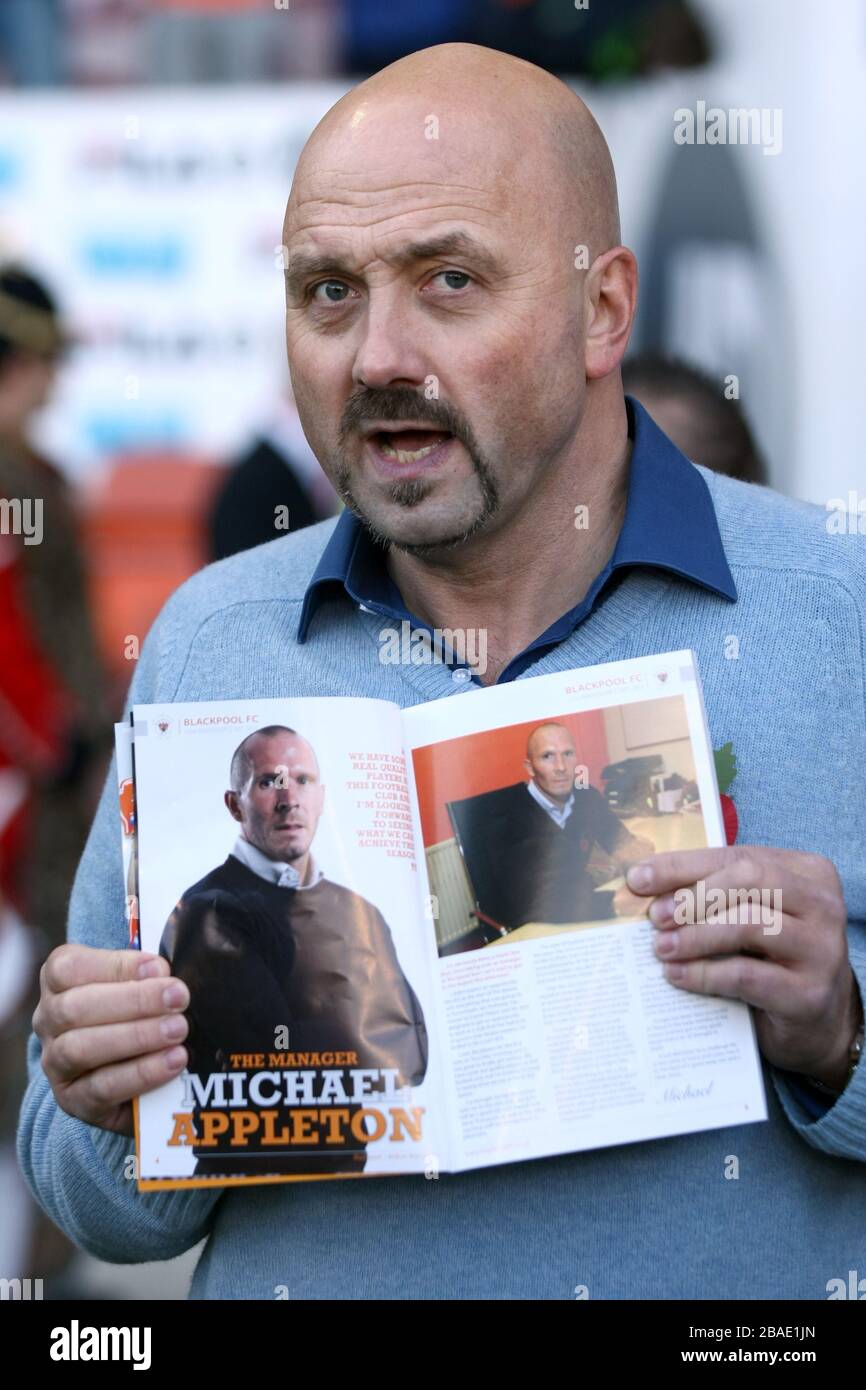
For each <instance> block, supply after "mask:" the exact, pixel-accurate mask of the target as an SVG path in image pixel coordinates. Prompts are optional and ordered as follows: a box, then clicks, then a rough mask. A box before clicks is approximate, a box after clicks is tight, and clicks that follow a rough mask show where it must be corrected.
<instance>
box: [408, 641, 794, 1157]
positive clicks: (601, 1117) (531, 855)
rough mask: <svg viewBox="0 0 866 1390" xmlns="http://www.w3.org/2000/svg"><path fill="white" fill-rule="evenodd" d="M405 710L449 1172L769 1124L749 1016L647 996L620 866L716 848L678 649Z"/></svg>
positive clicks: (692, 679) (640, 935)
mask: <svg viewBox="0 0 866 1390" xmlns="http://www.w3.org/2000/svg"><path fill="white" fill-rule="evenodd" d="M470 694H471V698H469V694H467V693H463V694H461V696H460V698H457V697H454V696H452V697H449V698H447V699H444V700H437V701H435V702H433V703H429V704H426V705H417V706H414V707H413V708H411V709H407V710H404V711H403V728H404V731H405V746H406V750H407V753H408V754H410V759H411V773H412V780H413V783H414V792H413V799H414V802H415V804H416V808H417V821H416V836H417V837H419V839H420V843H421V844H423V847H424V852H425V860H426V864H425V866H424V868H425V869H426V874H427V880H428V881H427V884H426V887H425V891H426V892H427V893H428V894H429V895H430V902H431V904H432V911H431V913H430V920H429V931H430V933H431V934H432V935H434V936H435V938H436V946H437V953H438V971H437V978H436V986H437V989H438V992H439V996H440V1010H439V1012H440V1017H441V1018H442V1020H443V1028H442V1031H441V1033H440V1044H441V1046H442V1049H443V1054H444V1057H443V1060H444V1062H445V1065H446V1067H447V1075H448V1085H449V1089H450V1093H451V1098H452V1103H451V1105H450V1106H449V1112H450V1116H451V1120H452V1131H451V1134H450V1137H449V1143H450V1147H451V1151H452V1152H453V1153H454V1155H455V1167H458V1168H475V1167H482V1166H485V1165H489V1164H494V1163H503V1162H511V1161H516V1160H520V1159H527V1158H533V1157H540V1156H543V1155H546V1154H554V1153H560V1152H570V1151H576V1150H579V1149H588V1148H598V1147H602V1146H604V1145H610V1144H621V1143H626V1142H629V1141H633V1140H640V1139H653V1138H660V1137H662V1136H665V1135H673V1134H681V1133H686V1132H689V1131H695V1130H702V1129H712V1128H716V1127H720V1126H726V1125H733V1124H744V1123H748V1122H751V1121H756V1120H762V1119H765V1118H766V1106H765V1097H764V1090H763V1081H762V1074H761V1068H760V1060H759V1057H758V1052H757V1046H756V1042H755V1035H754V1028H753V1024H752V1019H751V1014H750V1012H749V1010H748V1009H747V1007H746V1006H745V1005H743V1004H741V1003H739V1002H736V1001H729V1000H725V999H720V998H709V997H705V996H700V997H699V996H696V995H693V994H687V993H685V992H684V991H681V990H677V989H676V988H675V987H674V986H673V985H671V984H669V983H668V981H667V980H665V978H664V976H663V973H662V963H661V961H659V959H658V958H657V957H656V955H655V952H654V950H653V948H652V936H653V932H654V928H653V927H652V925H651V924H650V922H649V920H648V919H647V916H646V910H647V908H648V906H649V902H650V899H647V898H637V897H635V896H634V895H633V894H631V893H630V892H629V890H628V888H627V887H626V886H625V878H624V872H625V869H626V868H627V867H628V865H629V864H631V863H635V862H637V861H638V860H640V859H642V858H644V857H645V856H646V855H648V854H651V853H655V852H660V851H663V850H675V849H696V848H700V847H703V846H718V845H724V844H725V837H724V830H723V824H722V816H721V807H720V802H719V794H718V788H717V782H716V776H715V769H714V765H713V754H712V748H711V746H710V742H709V736H708V731H707V727H706V718H705V712H704V707H703V698H702V694H701V689H700V681H699V677H698V672H697V667H696V662H695V659H694V656H693V654H692V653H691V652H688V651H681V652H669V653H666V654H664V655H661V656H653V657H642V658H639V659H635V660H629V661H622V662H616V663H611V664H608V665H604V666H596V667H592V668H587V669H585V670H582V671H565V672H560V673H556V674H554V675H549V676H539V677H537V678H528V679H525V680H519V681H514V682H511V683H509V684H507V685H503V686H494V687H489V688H488V689H486V690H483V691H472V692H470Z"/></svg>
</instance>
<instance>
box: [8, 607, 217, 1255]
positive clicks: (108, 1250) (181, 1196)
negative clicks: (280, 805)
mask: <svg viewBox="0 0 866 1390" xmlns="http://www.w3.org/2000/svg"><path fill="white" fill-rule="evenodd" d="M169 611H170V610H167V609H164V610H163V613H162V615H161V616H160V618H159V619H158V620H157V623H156V624H155V625H154V628H153V629H152V631H151V634H150V636H149V637H148V639H147V641H146V642H145V644H144V647H143V649H142V654H141V660H140V662H139V665H138V669H137V671H136V674H135V678H134V680H133V683H132V687H131V690H130V695H129V705H131V704H132V703H133V702H134V701H140V702H145V701H149V700H154V699H160V698H166V699H170V698H171V696H172V693H173V692H172V691H171V690H170V689H167V690H166V691H165V692H164V693H163V692H162V691H160V690H159V682H158V672H159V668H160V652H161V649H162V648H164V644H165V640H166V628H167V626H168V621H167V617H166V614H167V613H168V612H169ZM118 816H119V812H118V802H117V775H116V764H115V760H114V759H113V758H112V762H111V768H110V770H109V774H108V779H107V782H106V784H105V787H104V789H103V793H102V798H101V800H100V803H99V808H98V810H97V813H96V818H95V820H94V823H93V826H92V828H91V831H90V835H89V838H88V841H87V844H86V846H85V850H84V854H83V856H82V859H81V863H80V865H79V868H78V873H77V875H76V878H75V884H74V887H73V890H72V897H71V901H70V910H69V921H68V930H67V939H68V940H69V941H72V942H81V943H83V944H85V945H88V946H97V947H103V948H106V949H123V948H124V947H126V945H127V925H126V921H125V917H124V906H125V888H124V878H123V866H122V856H121V849H120V831H119V824H118ZM41 1059H42V1048H41V1044H40V1042H39V1040H38V1038H36V1037H35V1036H34V1035H31V1037H30V1041H29V1044H28V1085H27V1089H26V1091H25V1094H24V1099H23V1102H22V1106H21V1112H20V1116H19V1125H18V1160H19V1163H20V1165H21V1170H22V1172H23V1174H24V1177H25V1180H26V1182H27V1185H28V1187H29V1188H30V1191H31V1192H32V1193H33V1196H34V1198H35V1199H36V1201H37V1202H38V1203H39V1205H40V1206H41V1207H42V1208H43V1210H44V1211H45V1212H46V1213H47V1214H48V1216H49V1217H50V1218H51V1219H52V1221H54V1222H55V1223H56V1224H57V1225H58V1226H59V1227H60V1229H61V1230H62V1231H64V1232H65V1234H66V1235H67V1236H68V1237H69V1238H70V1240H72V1241H73V1242H74V1243H75V1244H76V1245H78V1246H80V1247H81V1248H83V1249H85V1250H88V1251H89V1252H90V1253H91V1254H93V1255H96V1256H98V1257H99V1258H100V1259H103V1260H109V1261H112V1262H114V1263H117V1264H126V1263H129V1264H135V1263H138V1262H140V1261H145V1260H164V1259H169V1258H171V1257H172V1256H174V1255H179V1254H181V1253H182V1252H183V1251H185V1250H188V1249H190V1248H191V1247H192V1246H193V1245H195V1244H196V1243H197V1242H198V1241H199V1240H201V1239H202V1237H203V1236H205V1235H206V1234H207V1233H208V1229H209V1226H210V1222H211V1220H212V1217H213V1214H214V1208H215V1206H216V1203H217V1202H218V1200H219V1198H220V1196H221V1189H218V1188H217V1189H212V1188H208V1189H181V1190H178V1191H171V1192H139V1190H138V1186H137V1184H136V1183H135V1181H134V1180H133V1179H132V1178H131V1177H129V1176H127V1173H128V1172H129V1170H130V1168H131V1165H130V1164H129V1163H128V1162H127V1159H128V1157H129V1156H130V1155H131V1154H132V1153H133V1152H134V1142H133V1140H132V1139H131V1138H128V1137H127V1136H125V1135H121V1134H113V1133H109V1132H108V1131H107V1130H100V1129H97V1128H95V1127H94V1126H92V1125H88V1124H85V1123H84V1122H83V1121H81V1120H77V1119H75V1118H73V1116H71V1115H67V1114H66V1112H65V1111H64V1110H61V1108H60V1107H59V1106H58V1105H57V1102H56V1101H55V1099H54V1095H53V1092H52V1090H51V1087H50V1085H49V1084H48V1079H47V1077H46V1076H45V1073H44V1072H43V1070H42V1064H41Z"/></svg>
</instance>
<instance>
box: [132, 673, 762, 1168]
mask: <svg viewBox="0 0 866 1390" xmlns="http://www.w3.org/2000/svg"><path fill="white" fill-rule="evenodd" d="M470 693H471V698H468V694H470ZM116 734H117V753H118V777H119V784H120V785H119V792H120V800H121V823H122V831H123V847H124V873H125V875H126V900H127V916H128V918H129V924H130V941H131V944H134V945H138V944H140V946H141V948H143V949H144V950H148V951H154V952H156V951H158V952H160V953H161V954H162V955H163V956H165V957H166V958H167V959H168V960H169V961H170V962H171V966H172V973H173V974H174V975H176V976H178V977H180V978H181V979H183V980H184V981H185V982H186V984H187V985H188V987H189V991H190V1005H189V1008H188V1010H187V1019H188V1022H189V1034H188V1037H187V1039H186V1040H185V1046H186V1048H187V1051H188V1054H189V1055H188V1064H187V1068H186V1070H185V1071H184V1072H182V1073H181V1075H180V1076H178V1077H177V1078H176V1079H174V1080H172V1081H170V1082H168V1083H167V1084H166V1085H165V1086H163V1087H161V1088H160V1089H159V1090H157V1091H153V1092H151V1093H149V1094H147V1095H144V1096H142V1097H140V1098H139V1100H138V1102H137V1105H136V1139H137V1148H138V1181H139V1185H140V1187H141V1188H143V1189H154V1188H174V1187H189V1186H203V1185H210V1184H220V1185H233V1184H243V1183H263V1182H265V1183H267V1182H284V1181H292V1180H309V1179H323V1178H344V1177H350V1176H364V1177H367V1176H373V1175H383V1174H399V1173H418V1172H423V1173H425V1174H426V1175H427V1176H436V1175H438V1173H439V1172H458V1171H461V1170H465V1169H470V1168H481V1167H485V1166H488V1165H491V1164H497V1163H506V1162H516V1161H518V1160H525V1159H531V1158H541V1157H544V1156H546V1155H550V1154H557V1153H565V1152H571V1151H577V1150H581V1149H589V1148H598V1147H602V1146H605V1145H612V1144H622V1143H627V1142H630V1141H636V1140H641V1139H654V1138H660V1137H663V1136H666V1135H673V1134H682V1133H687V1132H691V1131H697V1130H704V1129H713V1128H717V1127H722V1126H728V1125H734V1124H745V1123H750V1122H752V1121H756V1120H763V1119H765V1118H766V1104H765V1097H764V1091H763V1083H762V1075H761V1067H760V1061H759V1057H758V1052H757V1047H756V1043H755V1036H754V1029H753V1025H752V1020H751V1015H750V1013H749V1010H748V1009H747V1008H746V1007H745V1006H744V1005H742V1004H740V1003H737V1002H734V1001H729V1000H725V999H720V998H709V997H702V996H696V995H692V994H688V993H685V992H683V991H680V990H677V989H676V988H675V987H674V986H672V985H670V984H669V983H668V982H667V981H666V980H665V978H664V976H663V973H662V965H661V962H660V961H659V960H658V959H657V957H656V955H655V953H654V951H653V949H652V936H653V930H654V929H653V928H652V926H651V924H650V923H649V921H648V920H647V917H646V908H647V906H648V904H649V901H650V900H649V899H638V898H636V897H634V896H633V895H632V894H631V893H630V892H629V890H628V888H627V887H626V884H625V872H626V870H627V868H628V865H629V864H631V863H634V862H637V861H638V860H640V859H643V858H645V857H646V856H647V855H648V854H651V853H654V852H658V851H661V850H672V849H693V848H699V847H701V846H720V845H723V844H724V843H725V837H724V830H723V824H722V814H721V806H720V801H719V794H718V788H717V783H716V777H715V769H714V764H713V753H712V749H711V746H710V741H709V735H708V730H707V725H706V717H705V711H704V706H703V699H702V695H701V688H700V681H699V677H698V672H697V666H696V662H695V657H694V655H693V653H691V652H689V651H680V652H669V653H665V654H664V655H661V656H651V657H641V658H638V659H635V660H629V661H622V662H616V663H612V664H608V665H604V666H596V667H592V668H588V669H585V670H579V671H563V672H557V673H556V674H554V675H547V676H538V677H533V678H527V679H522V680H519V681H515V682H512V683H510V684H506V685H502V686H492V687H488V688H486V689H484V690H477V689H472V690H471V691H470V692H467V691H466V690H465V689H464V690H462V691H458V692H456V693H455V695H454V696H452V697H449V698H446V699H442V700H436V701H433V702H431V703H427V704H423V705H416V706H414V707H412V708H409V709H402V710H401V709H400V708H399V707H398V706H397V705H395V704H392V703H390V702H388V701H384V700H376V699H348V698H338V697H327V698H321V699H314V698H302V699H292V698H288V697H287V698H285V699H282V698H281V699H269V700H230V701H216V702H207V703H188V704H164V705H137V706H135V708H134V709H133V711H132V716H131V721H130V723H129V724H119V725H117V726H116Z"/></svg>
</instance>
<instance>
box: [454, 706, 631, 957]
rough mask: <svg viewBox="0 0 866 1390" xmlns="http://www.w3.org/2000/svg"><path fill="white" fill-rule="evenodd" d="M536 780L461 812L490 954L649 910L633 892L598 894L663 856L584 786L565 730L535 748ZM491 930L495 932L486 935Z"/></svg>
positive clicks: (532, 771) (546, 735)
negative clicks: (493, 946)
mask: <svg viewBox="0 0 866 1390" xmlns="http://www.w3.org/2000/svg"><path fill="white" fill-rule="evenodd" d="M524 770H525V772H526V774H527V776H528V780H521V781H519V782H514V783H512V784H511V785H510V786H507V787H501V788H499V789H497V790H496V791H490V792H485V793H483V794H482V795H480V796H473V797H469V798H467V799H466V800H464V801H458V802H451V803H450V804H449V808H448V809H449V813H450V815H451V819H452V823H453V825H454V830H455V835H456V838H457V841H458V843H459V845H460V848H461V851H462V853H463V858H464V863H465V865H466V869H467V872H468V874H469V878H470V880H471V883H472V888H473V892H474V894H475V897H476V903H477V905H476V916H477V917H478V920H479V923H480V924H481V927H482V930H483V932H484V935H485V936H486V938H487V940H486V941H482V940H479V942H478V945H485V944H488V942H490V941H493V940H495V939H497V938H498V937H501V936H503V935H505V934H507V933H511V932H513V931H515V930H517V929H518V928H520V927H522V926H524V925H525V924H526V923H529V922H545V923H551V924H568V923H578V922H591V921H602V920H608V919H610V918H611V917H613V916H617V915H618V916H630V915H635V913H636V912H640V911H641V910H642V907H641V905H640V904H639V903H638V902H637V901H636V900H635V899H634V898H633V895H632V894H631V893H629V891H628V889H627V888H625V887H622V888H620V889H619V890H618V891H613V890H611V889H608V890H606V891H602V890H600V889H599V887H598V885H599V883H601V882H604V881H605V880H607V879H612V878H614V877H616V876H617V875H624V874H625V871H626V869H627V868H628V867H629V865H630V864H634V863H636V862H637V861H638V860H639V859H643V858H644V857H645V856H646V855H648V854H652V853H654V852H655V848H656V846H655V843H654V842H653V841H652V840H650V839H648V838H646V837H639V836H637V835H633V834H632V833H631V832H630V831H629V830H628V829H627V828H626V826H625V825H624V824H623V822H622V821H621V820H620V819H619V818H618V817H617V816H616V815H615V814H614V812H613V811H612V810H611V809H610V808H609V806H608V804H607V802H606V801H605V798H604V796H603V795H602V794H601V792H599V791H598V790H596V788H595V787H592V786H590V785H587V784H586V783H585V782H584V781H583V780H581V777H580V773H581V769H580V768H579V767H578V759H577V749H576V747H575V743H574V738H573V737H572V734H571V733H570V731H569V730H568V729H567V728H566V727H565V725H564V724H560V723H557V722H555V721H553V722H550V723H543V724H539V725H537V726H536V727H535V728H534V729H533V730H532V732H531V733H530V735H529V737H528V739H527V743H526V757H525V759H524ZM485 929H486V930H485Z"/></svg>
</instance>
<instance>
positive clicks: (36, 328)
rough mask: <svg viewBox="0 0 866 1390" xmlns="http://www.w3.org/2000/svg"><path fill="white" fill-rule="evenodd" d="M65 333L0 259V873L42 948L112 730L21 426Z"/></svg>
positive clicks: (86, 622) (78, 583)
mask: <svg viewBox="0 0 866 1390" xmlns="http://www.w3.org/2000/svg"><path fill="white" fill-rule="evenodd" d="M67 346H68V339H67V336H66V334H65V331H64V329H63V327H62V325H61V323H60V320H59V317H58V313H57V309H56V306H55V303H54V300H53V298H52V296H51V295H50V293H49V292H48V290H47V289H46V287H45V286H44V285H43V284H42V283H41V282H40V281H39V280H38V279H37V278H36V277H35V276H34V275H32V274H30V273H29V272H28V271H27V270H25V269H24V268H23V267H19V266H12V265H7V266H4V267H2V268H0V596H2V620H0V621H2V635H3V655H4V660H3V662H2V669H0V778H2V784H3V788H5V790H6V792H7V793H9V796H7V798H6V800H7V803H8V804H7V806H6V812H5V813H4V815H3V816H2V817H0V819H2V821H3V824H2V825H0V851H5V852H4V853H3V855H2V859H0V887H2V888H3V889H4V890H5V892H6V894H7V895H8V897H9V899H10V901H11V902H12V904H13V905H14V907H15V909H16V910H17V911H18V912H19V913H20V914H21V916H22V918H23V919H24V920H25V921H26V922H27V923H28V925H32V927H33V928H35V929H38V930H39V932H40V933H41V935H42V939H43V944H44V950H43V954H47V952H48V951H50V950H51V949H52V947H54V946H55V945H57V944H58V943H59V942H61V941H62V940H63V939H64V936H65V932H66V913H67V906H68V900H69V891H70V888H71V886H72V879H73V877H74V874H75V867H76V864H77V863H78V859H79V857H80V855H81V852H82V849H83V847H84V841H85V839H86V836H87V829H88V824H89V820H90V816H91V814H92V810H93V801H94V794H95V793H96V791H97V790H98V788H97V785H96V782H97V777H98V776H99V774H100V773H101V771H102V768H103V764H104V759H105V756H106V755H107V753H108V740H109V735H110V731H111V726H110V723H109V722H108V719H107V711H106V708H105V701H104V690H103V674H102V670H101V668H100V664H99V661H98V658H97V655H96V644H95V641H94V638H93V633H92V629H91V624H90V617H89V613H88V605H87V597H86V587H85V574H84V564H83V557H82V555H81V552H80V549H79V544H78V540H77V536H76V517H75V512H74V508H73V504H72V500H71V498H70V495H69V490H68V487H67V484H66V483H65V481H64V479H63V477H62V476H61V474H60V472H59V471H58V470H57V469H56V468H55V467H54V465H53V464H52V463H50V462H49V461H48V460H47V459H45V458H43V457H42V456H41V455H40V454H39V453H38V452H37V451H36V450H35V449H34V448H33V446H32V445H31V443H30V440H29V437H28V436H29V431H30V427H31V423H32V421H33V417H34V416H35V415H36V414H37V412H38V411H39V410H40V409H41V408H42V407H43V406H44V405H45V404H46V402H47V400H48V397H49V395H50V393H51V389H52V386H53V383H54V379H55V375H56V372H57V365H58V362H59V360H60V358H61V356H62V354H63V351H64V349H65V348H66V347H67ZM10 797H11V798H12V800H11V801H10V800H9V798H10ZM13 801H14V803H15V804H14V805H13V804H12V802H13Z"/></svg>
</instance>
